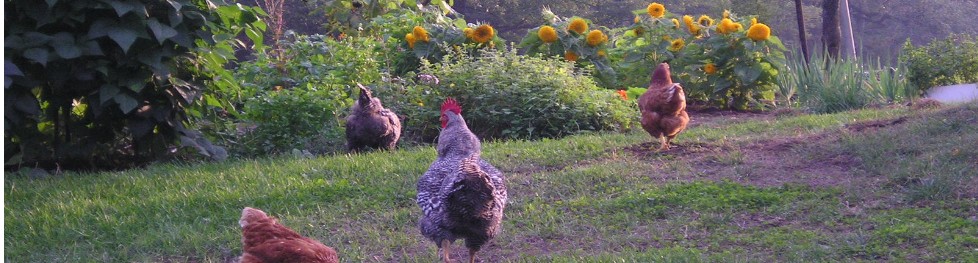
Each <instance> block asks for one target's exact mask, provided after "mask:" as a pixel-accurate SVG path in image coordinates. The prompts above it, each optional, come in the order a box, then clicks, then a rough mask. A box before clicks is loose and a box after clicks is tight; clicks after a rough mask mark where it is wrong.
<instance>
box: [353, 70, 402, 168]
mask: <svg viewBox="0 0 978 263" xmlns="http://www.w3.org/2000/svg"><path fill="white" fill-rule="evenodd" d="M357 86H358V87H360V99H358V100H357V102H356V103H354V104H353V113H351V114H350V116H349V117H347V118H346V141H347V150H349V151H351V152H356V151H361V150H363V149H365V148H367V147H369V148H374V149H377V148H384V149H388V150H392V149H394V146H395V145H397V140H398V139H400V137H401V120H400V119H398V118H397V114H394V112H392V111H391V110H389V109H385V108H384V106H383V105H381V104H380V99H377V98H375V97H373V96H372V95H371V93H370V90H369V89H367V87H364V86H363V85H360V84H359V83H358V84H357Z"/></svg>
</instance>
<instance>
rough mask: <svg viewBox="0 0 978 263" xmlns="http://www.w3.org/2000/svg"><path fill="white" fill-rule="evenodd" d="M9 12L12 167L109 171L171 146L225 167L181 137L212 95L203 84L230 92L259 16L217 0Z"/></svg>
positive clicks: (16, 5)
mask: <svg viewBox="0 0 978 263" xmlns="http://www.w3.org/2000/svg"><path fill="white" fill-rule="evenodd" d="M4 7H5V8H6V10H7V12H6V17H5V18H4V19H5V21H6V24H5V25H6V26H5V28H4V33H5V34H4V35H5V43H4V88H5V89H4V95H5V96H6V98H5V103H4V106H5V107H4V122H5V123H4V124H5V125H4V130H5V132H6V135H5V137H4V148H5V153H6V156H8V157H7V159H6V160H5V161H6V164H7V165H30V166H43V167H54V166H58V167H63V168H116V167H119V166H123V165H132V164H138V163H141V162H145V161H148V160H152V159H153V158H155V157H159V156H161V155H163V154H166V153H169V152H171V151H172V150H174V149H175V148H174V146H176V145H182V146H191V147H194V148H197V149H198V150H201V153H203V154H204V155H207V156H210V157H212V158H218V159H220V158H222V157H223V156H224V155H225V154H224V152H223V149H221V148H220V147H215V146H213V145H211V144H210V143H209V142H208V141H207V140H206V139H204V138H202V137H201V136H200V133H198V132H195V131H192V130H190V129H188V128H187V127H186V125H185V122H186V121H187V119H188V108H190V107H193V105H195V104H196V103H199V99H200V98H201V95H202V94H207V93H208V91H207V90H205V89H204V87H203V84H205V83H207V84H209V85H213V86H215V87H217V88H228V87H229V85H233V83H232V81H233V80H230V79H228V78H226V77H227V76H229V75H230V73H229V72H227V71H226V70H224V66H225V65H224V64H225V63H226V62H228V61H229V60H230V59H233V57H234V56H233V49H232V44H233V43H234V37H235V35H237V33H239V32H242V31H245V32H246V33H247V34H248V35H249V36H251V37H252V38H254V40H257V42H258V43H260V41H261V39H260V36H261V32H260V31H261V30H263V29H264V25H263V24H262V23H261V22H260V20H259V19H258V15H259V14H263V12H262V11H261V10H260V9H256V8H251V7H246V6H241V5H229V4H227V3H224V2H222V1H220V0H209V1H201V0H168V1H150V0H119V1H98V0H73V1H57V0H48V1H44V2H40V3H39V2H37V1H29V0H11V1H5V4H4ZM195 54H196V55H195ZM215 77H216V79H215ZM211 99H213V98H211ZM211 104H215V105H219V104H220V103H214V102H212V103H211Z"/></svg>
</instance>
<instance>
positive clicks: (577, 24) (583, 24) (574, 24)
mask: <svg viewBox="0 0 978 263" xmlns="http://www.w3.org/2000/svg"><path fill="white" fill-rule="evenodd" d="M567 30H570V31H574V32H577V34H580V35H583V34H584V32H587V21H584V19H583V18H580V17H575V18H574V19H571V22H570V25H567Z"/></svg>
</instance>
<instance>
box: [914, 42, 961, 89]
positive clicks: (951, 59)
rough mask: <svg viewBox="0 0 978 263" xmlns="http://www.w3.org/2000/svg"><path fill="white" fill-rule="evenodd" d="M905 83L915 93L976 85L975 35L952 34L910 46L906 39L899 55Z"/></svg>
mask: <svg viewBox="0 0 978 263" xmlns="http://www.w3.org/2000/svg"><path fill="white" fill-rule="evenodd" d="M900 62H901V63H902V64H903V65H904V66H906V68H907V80H909V81H910V83H912V84H913V85H914V86H916V87H917V88H918V89H919V90H926V89H929V88H932V87H936V86H944V85H953V84H963V83H976V82H978V36H974V37H972V36H969V35H955V34H952V35H951V36H950V37H948V38H945V39H941V40H935V41H933V42H931V43H930V44H928V45H926V46H922V47H914V46H913V44H911V43H910V40H909V39H908V40H907V42H906V44H904V46H903V53H902V54H900Z"/></svg>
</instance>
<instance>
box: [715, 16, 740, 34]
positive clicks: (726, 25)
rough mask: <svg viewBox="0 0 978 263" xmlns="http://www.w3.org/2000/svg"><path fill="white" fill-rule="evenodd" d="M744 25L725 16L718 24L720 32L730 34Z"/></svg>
mask: <svg viewBox="0 0 978 263" xmlns="http://www.w3.org/2000/svg"><path fill="white" fill-rule="evenodd" d="M743 27H744V26H742V25H740V23H734V22H733V20H730V18H724V19H723V20H720V25H719V26H717V32H720V34H729V33H733V32H737V31H738V30H740V29H742V28H743Z"/></svg>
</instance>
